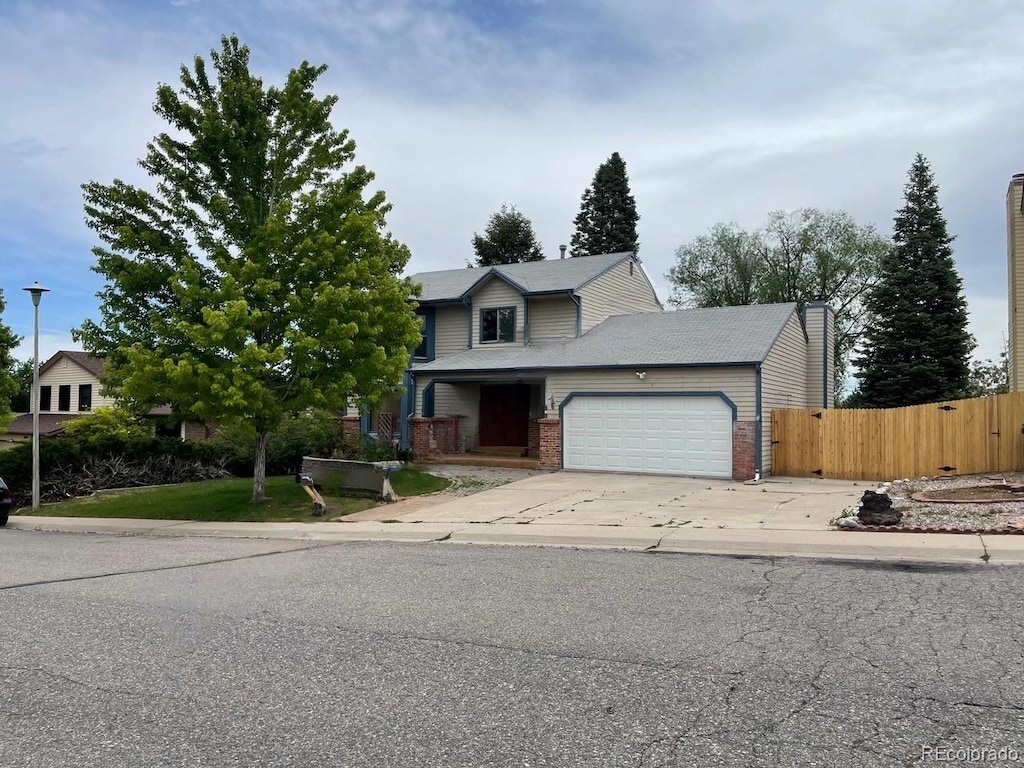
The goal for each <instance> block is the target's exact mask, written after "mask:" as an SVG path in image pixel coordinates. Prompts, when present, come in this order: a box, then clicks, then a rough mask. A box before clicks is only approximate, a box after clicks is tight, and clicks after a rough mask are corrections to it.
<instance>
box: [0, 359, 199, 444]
mask: <svg viewBox="0 0 1024 768" xmlns="http://www.w3.org/2000/svg"><path fill="white" fill-rule="evenodd" d="M105 368H106V360H104V359H103V358H100V357H94V356H93V355H90V354H89V353H87V352H81V351H78V350H61V351H59V352H57V353H55V354H54V355H53V357H51V358H50V359H49V360H47V361H46V362H45V363H43V364H41V365H40V366H39V434H40V435H41V436H53V435H57V434H60V433H61V432H63V431H64V426H65V425H66V424H67V422H69V421H70V420H71V419H73V418H75V417H77V416H80V415H82V414H83V413H88V412H89V411H91V410H94V409H96V408H99V407H102V406H113V405H116V404H117V401H116V400H115V399H114V398H112V397H107V396H105V395H103V394H101V391H100V390H101V387H102V384H101V381H102V378H103V372H104V369H105ZM34 403H35V395H34V393H33V396H32V403H31V404H30V406H29V407H30V410H29V412H28V413H24V414H20V415H18V416H17V417H15V419H14V421H13V422H12V423H11V426H10V428H9V429H8V430H7V434H6V435H5V438H7V440H9V441H11V440H24V439H29V438H31V436H32V410H31V408H33V407H34ZM146 416H147V417H149V418H151V419H152V420H153V429H154V432H155V433H156V434H157V435H160V436H163V437H179V438H181V439H183V440H198V439H203V438H206V437H209V431H208V430H207V428H206V426H205V425H204V424H202V423H199V422H190V421H185V422H177V423H175V422H173V421H172V422H171V423H170V424H167V423H165V422H167V417H169V416H171V409H170V408H169V407H166V406H162V407H159V408H154V409H153V410H151V411H150V412H149V413H147V414H146Z"/></svg>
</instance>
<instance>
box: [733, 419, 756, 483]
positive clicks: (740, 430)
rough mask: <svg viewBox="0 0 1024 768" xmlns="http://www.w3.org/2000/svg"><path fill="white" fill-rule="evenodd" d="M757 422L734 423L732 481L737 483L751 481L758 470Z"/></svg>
mask: <svg viewBox="0 0 1024 768" xmlns="http://www.w3.org/2000/svg"><path fill="white" fill-rule="evenodd" d="M756 443H757V422H756V421H734V422H733V423H732V479H733V480H736V481H737V482H742V481H743V480H751V479H753V477H754V472H755V471H756V470H757V466H756V464H755V462H756V460H757V450H756Z"/></svg>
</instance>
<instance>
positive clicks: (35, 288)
mask: <svg viewBox="0 0 1024 768" xmlns="http://www.w3.org/2000/svg"><path fill="white" fill-rule="evenodd" d="M21 290H23V291H28V292H29V293H31V294H32V304H33V306H36V307H38V306H39V300H40V299H42V298H43V294H44V293H46V292H47V291H49V290H50V289H49V288H43V286H41V285H40V284H39V283H32V285H30V286H29V287H28V288H22V289H21Z"/></svg>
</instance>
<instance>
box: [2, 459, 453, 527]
mask: <svg viewBox="0 0 1024 768" xmlns="http://www.w3.org/2000/svg"><path fill="white" fill-rule="evenodd" d="M448 485H449V481H448V480H445V479H444V478H440V477H435V476H434V475H428V474H427V473H425V472H421V471H419V470H417V469H413V468H410V467H405V468H403V469H401V470H399V471H398V472H396V473H395V474H394V475H392V486H393V487H394V488H395V493H397V494H398V495H399V496H418V495H422V494H424V493H433V492H435V491H439V490H443V489H444V488H446V487H448ZM251 495H252V478H238V477H235V478H230V479H228V480H208V481H206V482H203V483H188V484H185V485H166V486H161V487H159V488H137V489H126V490H123V491H106V492H103V493H98V494H96V495H95V496H90V497H88V498H84V499H72V500H71V501H66V502H63V503H61V504H47V505H45V506H43V507H42V508H40V510H39V514H40V515H55V516H60V517H135V518H141V519H145V520H201V521H210V522H316V521H323V520H326V519H329V518H332V517H338V516H339V515H350V514H352V513H353V512H360V511H362V510H364V509H369V508H370V507H373V506H376V505H377V503H378V502H377V501H376V499H374V498H372V496H370V495H369V494H364V495H360V494H359V492H358V491H356V492H353V493H352V495H345V496H339V495H332V496H324V501H325V502H326V503H327V514H326V515H325V516H323V517H316V516H314V515H313V504H312V502H311V501H310V499H309V496H307V495H306V492H305V491H304V490H303V489H302V486H300V485H299V484H298V483H296V482H295V478H294V477H292V476H290V475H289V476H287V477H268V478H267V495H268V496H270V497H271V498H270V500H269V501H266V502H264V503H262V504H252V503H250V502H249V497H250V496H251ZM16 514H19V515H30V514H32V511H31V510H30V509H19V510H17V512H16Z"/></svg>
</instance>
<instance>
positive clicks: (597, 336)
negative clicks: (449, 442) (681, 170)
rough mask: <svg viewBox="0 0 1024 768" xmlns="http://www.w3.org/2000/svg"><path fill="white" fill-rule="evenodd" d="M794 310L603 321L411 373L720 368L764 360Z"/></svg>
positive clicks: (779, 307)
mask: <svg viewBox="0 0 1024 768" xmlns="http://www.w3.org/2000/svg"><path fill="white" fill-rule="evenodd" d="M795 311H796V304H759V305H751V306H744V307H714V308H712V309H682V310H679V311H677V312H644V313H641V314H637V315H616V316H615V317H609V318H608V319H607V320H605V321H604V322H602V323H601V324H599V325H597V326H595V327H594V328H592V329H591V330H590V331H588V332H587V333H585V334H584V335H583V336H581V337H579V338H578V339H566V340H565V341H554V342H546V343H540V344H536V345H531V346H511V345H510V346H488V347H476V348H474V349H468V350H466V351H465V352H460V353H459V354H457V355H450V356H448V357H443V358H440V359H438V360H433V361H431V362H429V363H424V364H423V365H418V366H416V368H415V369H414V370H415V372H416V373H435V372H445V371H448V372H451V371H490V370H496V369H498V370H500V369H509V368H512V369H537V368H603V367H611V366H643V365H726V364H729V363H757V362H761V361H763V360H764V359H765V357H766V356H767V354H768V352H769V351H770V350H771V347H772V345H773V344H774V343H775V339H776V338H777V337H778V335H779V333H780V332H781V331H782V329H783V327H785V325H786V322H787V321H788V320H789V318H790V316H791V315H792V314H793V312H795Z"/></svg>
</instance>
